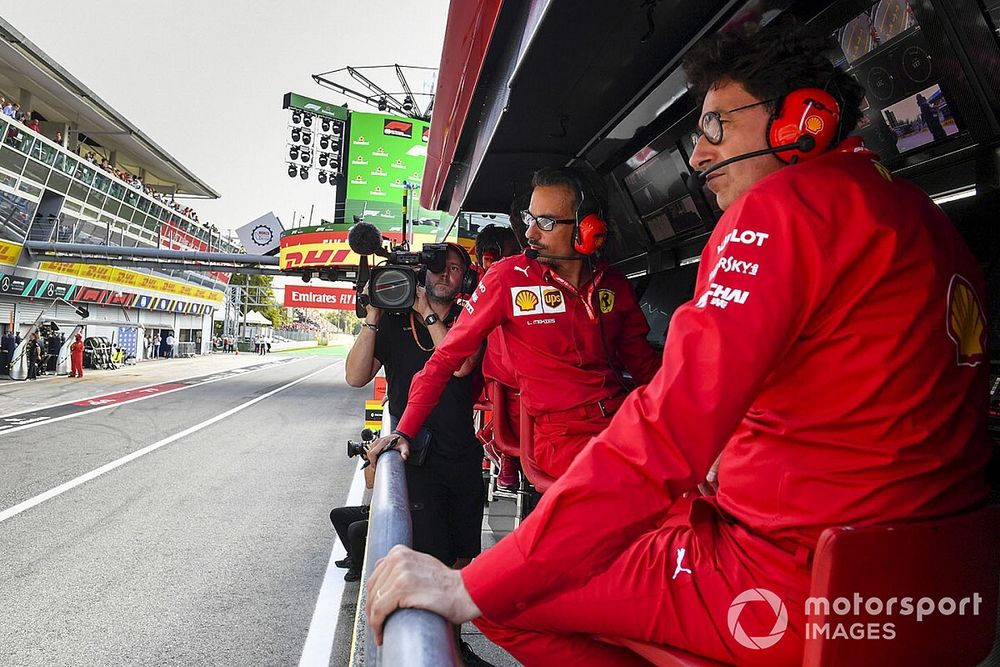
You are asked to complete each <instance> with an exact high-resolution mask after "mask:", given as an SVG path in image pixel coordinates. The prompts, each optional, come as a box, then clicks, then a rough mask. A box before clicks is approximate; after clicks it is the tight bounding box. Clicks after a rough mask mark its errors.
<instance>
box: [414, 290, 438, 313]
mask: <svg viewBox="0 0 1000 667" xmlns="http://www.w3.org/2000/svg"><path fill="white" fill-rule="evenodd" d="M413 312H415V313H416V314H417V315H419V316H420V319H421V320H425V319H427V316H428V315H431V314H432V313H433V312H434V309H433V308H431V303H430V301H428V300H427V289H426V288H425V287H423V286H421V285H417V291H416V295H415V296H414V297H413Z"/></svg>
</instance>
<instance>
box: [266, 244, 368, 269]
mask: <svg viewBox="0 0 1000 667" xmlns="http://www.w3.org/2000/svg"><path fill="white" fill-rule="evenodd" d="M351 254H352V253H351V251H350V250H349V249H347V248H323V249H312V250H307V249H305V248H295V247H290V248H282V249H281V254H280V258H279V263H280V266H281V269H282V270H288V269H298V268H302V267H308V266H334V265H338V264H347V263H348V257H350V256H351ZM356 260H357V256H356V255H355V261H354V262H351V263H352V264H357V261H356Z"/></svg>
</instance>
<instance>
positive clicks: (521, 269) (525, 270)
mask: <svg viewBox="0 0 1000 667" xmlns="http://www.w3.org/2000/svg"><path fill="white" fill-rule="evenodd" d="M514 270H515V271H520V272H521V273H523V274H524V277H525V278H527V277H528V267H526V266H515V267H514Z"/></svg>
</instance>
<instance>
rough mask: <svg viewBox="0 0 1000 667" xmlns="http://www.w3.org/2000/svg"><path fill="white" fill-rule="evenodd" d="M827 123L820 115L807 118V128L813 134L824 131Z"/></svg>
mask: <svg viewBox="0 0 1000 667" xmlns="http://www.w3.org/2000/svg"><path fill="white" fill-rule="evenodd" d="M825 125H826V124H825V123H824V122H823V119H822V118H820V117H819V116H809V117H808V118H806V129H807V130H809V131H810V132H812V133H813V134H819V133H820V132H822V131H823V128H824V127H825Z"/></svg>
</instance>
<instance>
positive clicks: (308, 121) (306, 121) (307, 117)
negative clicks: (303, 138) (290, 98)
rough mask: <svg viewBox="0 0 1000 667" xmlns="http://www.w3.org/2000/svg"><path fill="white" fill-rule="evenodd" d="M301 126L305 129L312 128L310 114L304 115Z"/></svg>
mask: <svg viewBox="0 0 1000 667" xmlns="http://www.w3.org/2000/svg"><path fill="white" fill-rule="evenodd" d="M302 124H303V125H305V126H306V127H312V124H313V117H312V115H311V114H305V115H303V116H302Z"/></svg>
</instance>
